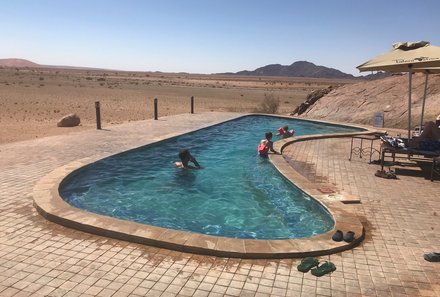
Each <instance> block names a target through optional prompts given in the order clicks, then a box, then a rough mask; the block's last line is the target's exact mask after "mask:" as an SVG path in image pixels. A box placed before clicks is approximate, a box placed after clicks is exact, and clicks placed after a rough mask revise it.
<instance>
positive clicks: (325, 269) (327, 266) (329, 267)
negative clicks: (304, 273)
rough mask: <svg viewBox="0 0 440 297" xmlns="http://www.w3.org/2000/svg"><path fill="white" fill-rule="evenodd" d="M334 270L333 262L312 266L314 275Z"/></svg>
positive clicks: (321, 274)
mask: <svg viewBox="0 0 440 297" xmlns="http://www.w3.org/2000/svg"><path fill="white" fill-rule="evenodd" d="M335 270H336V266H335V264H333V263H332V262H325V263H324V264H322V265H321V266H319V267H316V268H313V269H312V274H313V275H314V276H323V275H325V274H327V273H332V272H333V271H335Z"/></svg>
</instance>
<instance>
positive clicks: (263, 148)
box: [258, 132, 279, 158]
mask: <svg viewBox="0 0 440 297" xmlns="http://www.w3.org/2000/svg"><path fill="white" fill-rule="evenodd" d="M265 137H266V139H263V140H261V141H260V144H259V145H258V154H259V155H260V156H261V157H263V158H267V157H268V154H269V151H270V152H272V153H274V154H279V152H277V151H275V150H274V148H273V142H272V132H266V134H265Z"/></svg>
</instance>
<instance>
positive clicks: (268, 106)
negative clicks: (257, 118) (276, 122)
mask: <svg viewBox="0 0 440 297" xmlns="http://www.w3.org/2000/svg"><path fill="white" fill-rule="evenodd" d="M279 106H280V99H279V98H278V97H275V96H274V94H264V99H263V102H262V103H261V106H260V108H257V112H261V113H277V112H278V107H279Z"/></svg>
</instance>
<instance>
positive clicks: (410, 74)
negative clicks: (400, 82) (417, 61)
mask: <svg viewBox="0 0 440 297" xmlns="http://www.w3.org/2000/svg"><path fill="white" fill-rule="evenodd" d="M408 67H409V72H408V76H409V79H408V80H409V86H408V88H409V92H408V141H410V140H411V88H412V69H411V68H412V65H409V66H408Z"/></svg>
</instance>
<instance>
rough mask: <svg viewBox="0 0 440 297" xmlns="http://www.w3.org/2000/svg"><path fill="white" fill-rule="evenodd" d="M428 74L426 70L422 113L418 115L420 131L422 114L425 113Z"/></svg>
mask: <svg viewBox="0 0 440 297" xmlns="http://www.w3.org/2000/svg"><path fill="white" fill-rule="evenodd" d="M428 74H429V72H428V71H426V73H425V92H424V93H423V105H422V115H421V116H420V131H422V127H423V115H424V113H425V101H426V92H427V91H428Z"/></svg>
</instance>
